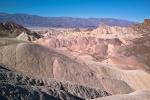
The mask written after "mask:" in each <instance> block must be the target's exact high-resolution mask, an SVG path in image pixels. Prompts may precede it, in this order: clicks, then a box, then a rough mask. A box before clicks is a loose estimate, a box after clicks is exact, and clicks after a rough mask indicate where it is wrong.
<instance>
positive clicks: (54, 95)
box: [0, 19, 150, 100]
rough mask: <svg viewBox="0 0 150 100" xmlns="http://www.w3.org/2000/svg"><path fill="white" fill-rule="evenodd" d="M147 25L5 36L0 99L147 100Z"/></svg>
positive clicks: (149, 40)
mask: <svg viewBox="0 0 150 100" xmlns="http://www.w3.org/2000/svg"><path fill="white" fill-rule="evenodd" d="M149 25H150V24H149V20H148V19H147V20H145V22H144V23H141V24H137V25H135V26H131V27H118V26H107V25H101V26H99V27H98V28H96V29H73V30H71V29H70V30H68V29H49V30H46V31H40V32H35V33H36V34H39V36H41V37H42V38H40V39H38V38H35V39H32V38H30V39H29V38H28V37H30V36H29V34H27V33H26V32H24V33H22V34H20V35H19V36H18V37H17V39H18V40H17V39H10V38H3V39H2V38H1V39H0V64H1V65H2V66H1V67H0V69H1V71H0V72H1V74H0V75H1V77H0V78H1V80H0V84H1V87H0V88H1V94H2V95H1V98H2V97H3V98H12V97H13V98H14V99H15V98H16V97H20V95H22V98H26V96H27V95H29V96H27V97H28V98H32V99H35V98H38V99H71V100H72V99H73V100H79V99H98V100H113V99H117V100H124V99H128V100H140V99H145V100H148V99H149V95H150V84H149V82H150V74H149V72H150V63H149V60H150V49H149V48H150V35H149V33H150V32H149V29H150V27H149ZM32 36H33V37H34V35H32ZM33 40H34V41H33ZM29 41H32V42H29ZM6 88H7V89H9V90H7V89H6ZM11 90H12V91H13V92H11ZM18 91H19V92H18ZM21 91H23V92H21ZM15 93H16V94H15ZM14 94H15V95H14ZM114 94H115V95H114ZM103 96H108V97H104V98H101V97H103Z"/></svg>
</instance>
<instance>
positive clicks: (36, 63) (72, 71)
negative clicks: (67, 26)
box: [0, 39, 133, 94]
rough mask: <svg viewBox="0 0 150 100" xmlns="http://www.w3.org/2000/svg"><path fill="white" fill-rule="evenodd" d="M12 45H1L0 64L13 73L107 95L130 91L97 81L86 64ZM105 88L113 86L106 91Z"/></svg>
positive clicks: (33, 46) (30, 46)
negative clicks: (60, 81) (76, 84)
mask: <svg viewBox="0 0 150 100" xmlns="http://www.w3.org/2000/svg"><path fill="white" fill-rule="evenodd" d="M13 41H14V40H13ZM13 41H11V44H9V43H8V41H7V39H1V41H0V42H2V43H1V44H5V45H2V46H1V47H0V59H1V60H0V63H2V64H4V65H7V66H11V67H10V68H12V69H15V70H17V71H20V72H22V73H24V74H27V75H38V76H40V77H46V78H55V79H58V80H62V81H70V82H73V83H78V84H84V85H87V86H92V87H98V88H100V89H102V90H105V89H107V91H108V92H111V93H114V94H116V93H129V92H132V91H133V89H132V88H130V86H128V85H127V84H126V83H125V82H123V81H121V80H116V79H110V78H106V79H105V80H103V79H104V78H102V77H97V76H96V75H95V73H93V71H92V70H91V69H90V68H89V67H88V66H87V65H86V64H84V63H83V62H78V61H75V60H73V59H71V58H69V57H68V56H65V55H64V54H62V53H60V52H58V51H55V50H53V49H48V48H46V47H43V46H40V45H38V44H33V43H23V42H20V43H16V41H14V42H13ZM7 43H8V44H7ZM10 61H11V62H10ZM105 84H108V85H110V84H113V85H110V86H109V87H108V88H106V87H105ZM116 88H117V90H116ZM111 90H114V91H111Z"/></svg>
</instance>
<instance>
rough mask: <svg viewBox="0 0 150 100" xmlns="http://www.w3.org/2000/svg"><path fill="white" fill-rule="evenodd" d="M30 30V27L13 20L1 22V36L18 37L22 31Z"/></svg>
mask: <svg viewBox="0 0 150 100" xmlns="http://www.w3.org/2000/svg"><path fill="white" fill-rule="evenodd" d="M28 31H29V30H28V29H26V28H24V27H23V26H21V25H18V24H16V23H13V22H4V23H0V37H17V36H18V35H19V34H21V33H22V32H28Z"/></svg>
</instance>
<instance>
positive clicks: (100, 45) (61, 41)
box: [35, 37, 122, 60]
mask: <svg viewBox="0 0 150 100" xmlns="http://www.w3.org/2000/svg"><path fill="white" fill-rule="evenodd" d="M35 43H38V44H42V45H44V46H46V47H49V48H61V47H65V48H67V49H68V50H70V51H73V52H78V53H80V54H89V55H92V56H93V57H95V58H96V59H99V60H100V59H101V60H103V59H105V58H107V56H108V52H107V51H108V45H113V46H114V47H118V46H121V45H122V42H121V41H120V40H119V39H117V38H114V39H101V38H96V37H74V38H65V37H64V38H63V37H62V38H55V37H52V38H49V39H39V40H37V41H35Z"/></svg>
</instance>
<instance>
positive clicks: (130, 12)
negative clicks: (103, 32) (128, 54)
mask: <svg viewBox="0 0 150 100" xmlns="http://www.w3.org/2000/svg"><path fill="white" fill-rule="evenodd" d="M0 12H7V13H27V14H33V15H41V16H68V17H69V16H70V17H82V18H84V17H85V18H89V17H94V18H119V19H126V20H131V21H139V22H142V21H143V19H145V18H150V0H0Z"/></svg>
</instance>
